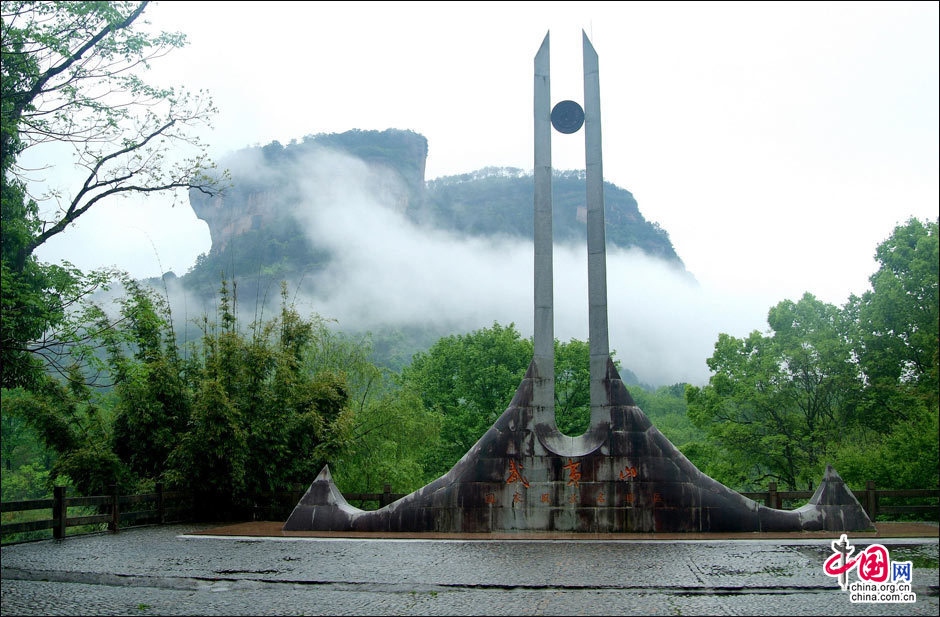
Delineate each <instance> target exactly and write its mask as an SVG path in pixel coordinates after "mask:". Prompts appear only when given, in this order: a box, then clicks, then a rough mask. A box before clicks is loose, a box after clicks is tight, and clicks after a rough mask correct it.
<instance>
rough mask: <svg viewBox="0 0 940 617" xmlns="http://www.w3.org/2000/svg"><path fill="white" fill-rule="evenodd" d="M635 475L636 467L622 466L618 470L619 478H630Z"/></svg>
mask: <svg viewBox="0 0 940 617" xmlns="http://www.w3.org/2000/svg"><path fill="white" fill-rule="evenodd" d="M635 477H636V467H624V468H623V469H621V470H620V479H621V480H632V479H633V478H635Z"/></svg>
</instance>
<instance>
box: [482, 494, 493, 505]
mask: <svg viewBox="0 0 940 617" xmlns="http://www.w3.org/2000/svg"><path fill="white" fill-rule="evenodd" d="M483 501H485V502H486V503H488V504H494V503H496V495H495V494H493V493H487V494H486V495H484V496H483Z"/></svg>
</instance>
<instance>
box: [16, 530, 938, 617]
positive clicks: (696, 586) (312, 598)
mask: <svg viewBox="0 0 940 617" xmlns="http://www.w3.org/2000/svg"><path fill="white" fill-rule="evenodd" d="M196 529H202V527H197V526H166V527H150V528H141V529H133V530H126V531H122V532H121V533H119V534H117V535H107V534H102V535H95V536H84V537H78V538H69V539H67V540H65V541H64V542H54V541H45V542H37V543H31V544H21V545H16V546H9V547H4V548H3V549H2V572H0V573H2V581H0V591H2V603H0V612H2V613H3V614H4V615H46V614H50V615H78V614H95V615H189V614H197V615H275V614H306V615H321V614H331V615H346V614H356V615H384V614H400V615H409V614H427V615H480V614H491V615H598V614H604V615H609V614H653V615H665V614H668V615H677V614H687V615H699V614H718V615H738V614H742V615H744V614H757V615H781V614H792V615H815V614H826V615H937V613H938V608H940V598H938V595H940V591H938V569H937V564H938V545H937V541H936V540H931V541H911V540H903V541H902V540H899V541H883V543H884V544H886V545H887V547H888V549H889V551H890V553H891V558H892V559H893V560H898V561H907V560H911V561H913V563H914V578H913V583H914V584H913V591H914V592H915V593H916V594H917V601H916V603H914V604H852V603H851V602H850V601H849V598H848V596H847V594H846V593H845V592H842V591H841V590H840V589H839V588H838V585H837V583H836V581H835V579H832V578H830V577H828V576H826V575H825V574H824V573H823V571H822V563H823V561H824V560H825V558H826V557H828V555H829V553H830V550H829V544H828V542H827V541H822V540H820V541H772V540H768V541H724V542H722V543H720V544H719V543H714V542H709V541H685V542H668V541H657V542H636V541H631V542H593V541H554V542H552V541H543V542H538V541H508V542H492V541H482V542H459V541H407V540H404V541H403V540H348V539H343V540H340V539H335V540H322V539H321V540H314V539H290V540H288V539H278V540H275V539H257V538H252V539H246V538H243V539H239V538H213V537H186V535H185V534H187V533H189V532H191V531H194V530H196ZM858 542H860V543H861V545H862V547H864V546H865V545H867V543H866V542H865V541H863V540H859V541H858ZM853 576H854V575H853ZM853 580H854V579H853Z"/></svg>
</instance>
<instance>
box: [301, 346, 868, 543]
mask: <svg viewBox="0 0 940 617" xmlns="http://www.w3.org/2000/svg"><path fill="white" fill-rule="evenodd" d="M533 372H534V364H533V365H530V367H529V371H528V372H527V373H526V377H525V379H524V380H523V381H522V383H521V384H520V386H519V388H518V390H516V394H515V397H514V398H513V400H512V403H510V405H509V407H508V408H507V409H506V411H505V412H504V413H503V414H502V416H500V418H499V419H498V420H497V421H496V423H495V424H494V425H493V427H492V428H490V429H489V430H488V431H487V432H486V434H484V435H483V437H481V438H480V440H479V441H478V442H477V443H476V444H475V445H474V446H473V448H471V449H470V451H469V452H468V453H467V454H466V456H464V457H463V458H462V459H461V460H460V461H459V462H458V463H457V464H456V465H455V466H454V467H453V469H451V470H450V472H448V473H447V474H446V475H444V476H442V477H441V478H438V479H437V480H435V481H434V482H432V483H431V484H428V485H427V486H425V487H424V488H422V489H420V490H418V491H416V492H414V493H412V494H410V495H408V496H406V497H404V498H402V499H400V500H398V501H396V502H395V503H392V504H390V505H388V506H386V507H384V508H382V509H381V510H375V511H372V512H367V511H363V510H359V509H357V508H354V507H352V506H350V505H349V504H348V503H346V501H345V500H344V499H343V497H342V495H341V494H340V492H339V490H338V489H337V488H336V486H335V485H334V484H333V480H332V478H331V477H330V472H329V469H328V468H326V467H324V469H323V471H322V472H320V475H319V476H318V477H317V478H316V480H314V482H313V483H312V484H311V485H310V488H309V489H308V490H307V493H306V494H305V495H304V496H303V498H302V499H301V500H300V503H298V504H297V507H296V508H294V511H293V513H292V514H291V516H290V518H289V519H288V520H287V523H286V524H285V525H284V529H285V530H335V531H351V530H355V531H440V532H489V531H524V530H531V531H566V532H571V531H581V532H602V533H604V532H610V533H617V532H653V531H659V532H674V531H784V530H792V531H799V530H820V529H825V530H832V531H857V530H862V529H871V528H872V523H871V521H870V520H869V518H868V516H867V515H866V514H865V511H864V510H863V509H862V507H861V505H859V503H858V501H857V500H856V499H855V497H854V496H853V495H852V493H851V491H849V490H848V489H847V487H846V486H845V484H844V483H843V482H842V479H841V478H839V475H838V474H837V473H836V472H835V471H834V470H833V469H832V468H831V467H830V468H828V469H827V470H826V474H825V476H824V478H823V481H822V483H821V484H820V485H819V488H818V490H817V491H816V494H815V495H814V496H813V498H812V499H811V500H810V503H809V504H807V505H805V506H803V507H802V508H800V509H798V510H793V511H784V510H775V509H772V508H767V507H764V506H763V505H760V504H758V503H757V502H755V501H752V500H750V499H748V498H746V497H744V496H742V495H740V494H738V493H736V492H735V491H733V490H731V489H729V488H728V487H726V486H724V485H723V484H721V483H719V482H717V481H715V480H713V479H711V478H710V477H708V476H706V475H705V474H703V473H702V472H701V471H699V470H698V469H697V468H696V467H695V465H693V464H692V463H691V462H690V461H689V460H688V459H687V458H686V457H685V456H683V455H682V453H681V452H679V450H678V449H677V448H676V447H675V446H673V445H672V443H670V442H669V440H668V439H666V438H665V437H664V436H663V434H662V433H660V432H659V430H657V429H656V427H654V426H653V425H652V424H651V423H650V421H649V419H648V418H647V417H646V415H645V414H644V413H643V412H642V411H641V410H640V409H639V408H638V407H637V406H636V405H635V404H634V402H633V399H632V398H631V397H630V394H629V392H628V391H627V389H626V387H624V385H623V383H622V382H621V381H620V377H619V375H618V374H617V370H616V369H615V368H614V365H613V363H609V364H608V367H607V378H606V380H605V384H606V386H607V388H608V389H609V393H610V399H611V406H610V419H609V421H607V422H602V423H599V424H597V425H595V426H594V427H593V428H592V429H591V430H590V431H589V432H588V433H587V434H586V435H585V436H584V438H582V439H581V441H580V442H578V440H577V439H572V438H569V437H566V436H564V435H562V434H560V433H559V432H558V430H557V429H556V428H555V427H554V425H553V423H540V422H537V421H536V414H535V409H534V407H533V406H532V384H533V381H534V378H535V375H533ZM566 443H568V444H571V443H588V444H591V445H588V446H587V449H585V450H584V451H576V450H565V449H564V448H563V447H559V446H564V444H566Z"/></svg>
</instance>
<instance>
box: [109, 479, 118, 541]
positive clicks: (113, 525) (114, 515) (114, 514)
mask: <svg viewBox="0 0 940 617" xmlns="http://www.w3.org/2000/svg"><path fill="white" fill-rule="evenodd" d="M120 527H121V506H120V495H118V487H117V484H112V485H111V522H110V523H108V531H110V532H111V533H117V531H118V529H120Z"/></svg>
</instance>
